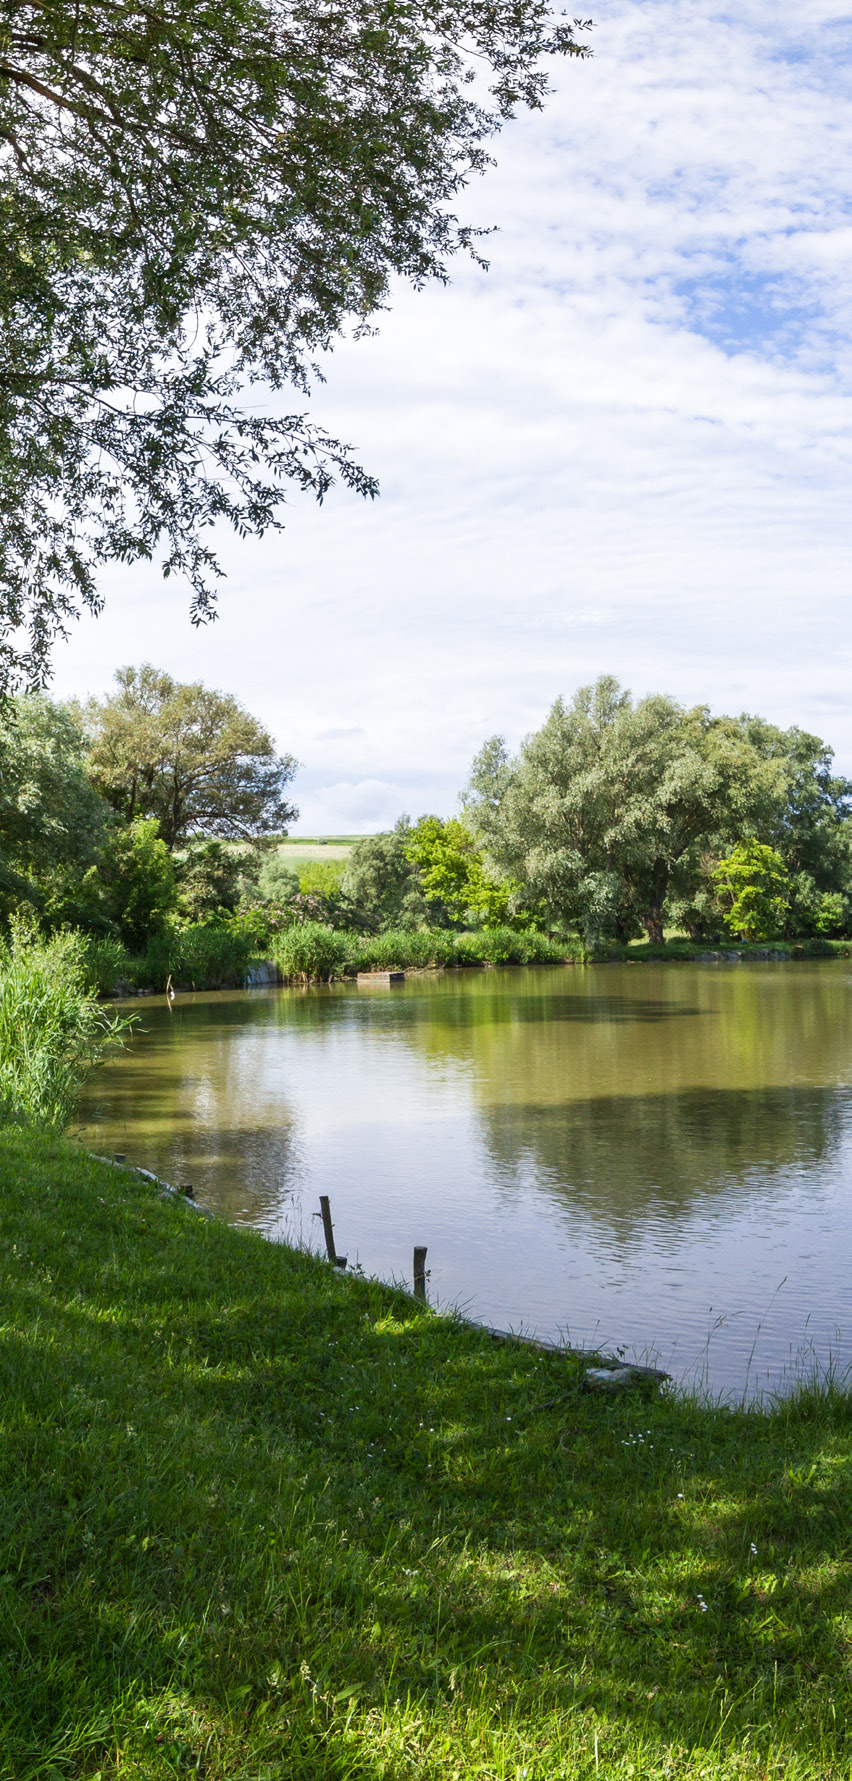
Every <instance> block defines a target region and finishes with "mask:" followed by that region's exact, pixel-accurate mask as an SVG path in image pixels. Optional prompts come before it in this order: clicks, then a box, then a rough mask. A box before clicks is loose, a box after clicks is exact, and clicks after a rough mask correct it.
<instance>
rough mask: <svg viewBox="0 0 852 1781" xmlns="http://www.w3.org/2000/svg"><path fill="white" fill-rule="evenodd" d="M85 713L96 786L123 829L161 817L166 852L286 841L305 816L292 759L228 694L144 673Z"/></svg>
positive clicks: (129, 676)
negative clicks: (290, 827) (293, 788)
mask: <svg viewBox="0 0 852 1781" xmlns="http://www.w3.org/2000/svg"><path fill="white" fill-rule="evenodd" d="M115 678H116V681H117V683H118V690H117V692H115V693H112V694H111V695H110V696H109V697H108V698H106V699H90V700H89V701H88V703H87V704H86V705H85V707H84V708H83V709H82V711H81V712H80V713H79V717H80V721H81V722H82V724H83V726H84V729H85V732H86V735H87V741H88V768H89V773H90V775H91V778H92V781H93V783H94V784H95V785H96V786H97V788H98V790H99V791H100V792H101V793H102V795H103V797H104V798H106V799H107V801H108V802H109V804H110V805H111V806H112V808H113V809H114V810H115V812H116V814H117V815H118V817H119V818H120V819H121V821H122V822H125V823H132V822H133V821H134V820H135V818H136V817H139V816H143V817H155V818H156V820H157V821H158V823H159V825H160V829H159V832H160V835H161V836H162V839H163V841H164V842H165V843H166V846H167V847H169V848H174V847H177V846H179V845H180V844H181V842H183V841H185V840H186V839H187V838H189V837H192V836H220V837H225V838H234V839H236V838H241V839H250V838H254V837H256V836H259V835H268V834H277V833H280V831H281V830H282V829H286V827H287V824H288V823H289V822H291V821H292V820H293V817H294V816H296V815H297V811H296V809H295V807H294V806H293V805H292V804H291V803H290V802H289V799H288V796H287V787H288V785H289V783H290V781H291V780H292V778H293V775H294V773H295V771H296V767H297V762H296V761H294V759H293V757H292V755H278V754H277V753H276V750H275V744H274V742H273V740H272V737H271V736H270V734H269V731H268V730H266V729H264V727H263V725H262V724H260V723H258V721H257V719H256V718H254V717H252V716H251V715H250V713H249V712H247V711H246V710H244V708H243V706H242V705H240V704H239V703H238V702H237V700H236V699H234V698H233V697H232V696H231V695H230V694H229V693H219V692H215V691H213V690H212V689H211V688H209V687H205V686H202V685H201V683H200V681H193V682H191V683H189V684H182V683H181V682H179V681H176V680H173V679H172V678H171V675H169V674H164V673H162V672H161V671H160V670H159V669H157V668H153V667H151V665H150V663H145V664H144V665H143V666H142V667H141V668H121V669H119V671H118V673H117V674H116V677H115Z"/></svg>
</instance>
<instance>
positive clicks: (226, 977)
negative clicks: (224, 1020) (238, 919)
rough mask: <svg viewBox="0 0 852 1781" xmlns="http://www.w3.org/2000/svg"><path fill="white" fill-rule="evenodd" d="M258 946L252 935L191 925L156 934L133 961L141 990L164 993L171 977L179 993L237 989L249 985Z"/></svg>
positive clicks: (132, 968) (214, 926)
mask: <svg viewBox="0 0 852 1781" xmlns="http://www.w3.org/2000/svg"><path fill="white" fill-rule="evenodd" d="M256 953H257V943H256V940H255V939H254V937H253V935H252V934H251V933H235V932H233V930H232V929H231V928H229V927H225V926H224V925H223V924H220V923H217V922H201V921H198V922H189V923H187V925H186V926H185V927H177V926H175V927H173V928H168V929H166V930H164V931H163V932H162V933H159V934H152V935H151V937H150V939H149V941H148V945H147V946H146V948H145V951H144V953H142V954H141V956H140V957H138V958H134V959H131V961H130V974H131V977H132V979H133V981H134V982H135V983H136V984H137V986H138V987H139V988H145V989H154V990H164V989H165V987H166V984H167V982H168V979H169V977H171V979H172V982H173V983H174V984H175V987H176V988H177V989H234V988H235V987H236V986H237V985H239V984H241V983H245V980H246V973H247V971H248V968H249V965H250V964H251V961H252V958H253V957H254V956H255V954H256Z"/></svg>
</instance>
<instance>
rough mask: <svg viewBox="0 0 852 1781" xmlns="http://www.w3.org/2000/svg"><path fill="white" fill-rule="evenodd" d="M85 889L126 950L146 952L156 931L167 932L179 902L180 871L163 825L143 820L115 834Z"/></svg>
mask: <svg viewBox="0 0 852 1781" xmlns="http://www.w3.org/2000/svg"><path fill="white" fill-rule="evenodd" d="M85 884H86V888H87V891H88V893H89V895H90V896H92V897H94V896H97V897H99V898H100V900H101V903H102V906H103V908H104V910H105V912H106V915H107V916H108V918H109V920H110V921H111V922H114V923H115V924H116V926H117V927H118V929H119V932H120V934H121V938H122V940H124V942H125V944H126V945H127V946H129V947H131V948H133V949H134V950H135V949H136V948H137V947H140V946H144V944H145V942H146V939H147V937H148V935H149V934H150V933H151V932H152V930H153V931H158V930H159V929H161V928H162V927H163V925H164V923H165V921H166V920H167V918H168V915H169V913H170V911H171V910H172V909H173V908H174V906H175V901H176V898H177V882H176V879H175V869H174V866H173V864H172V860H171V855H170V853H169V850H168V848H167V846H166V844H165V841H161V840H160V826H159V823H157V822H156V821H155V820H154V819H153V818H152V817H151V818H148V817H137V818H136V820H135V822H132V823H130V825H129V827H128V828H126V829H119V828H115V829H113V830H112V831H111V833H110V835H109V837H108V839H107V842H106V844H105V846H104V848H103V849H102V852H101V856H100V859H99V860H98V863H97V865H96V866H93V867H92V868H91V871H90V872H88V873H87V875H86V880H85Z"/></svg>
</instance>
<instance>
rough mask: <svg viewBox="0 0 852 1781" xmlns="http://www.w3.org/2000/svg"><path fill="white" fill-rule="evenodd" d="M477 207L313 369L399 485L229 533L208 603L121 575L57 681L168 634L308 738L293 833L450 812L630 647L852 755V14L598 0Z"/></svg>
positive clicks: (513, 130) (190, 658) (506, 145)
mask: <svg viewBox="0 0 852 1781" xmlns="http://www.w3.org/2000/svg"><path fill="white" fill-rule="evenodd" d="M595 19H596V28H595V32H594V38H593V42H594V49H595V55H594V59H593V61H591V62H589V63H585V64H576V63H574V64H567V65H562V66H559V67H557V68H556V70H555V82H556V86H557V91H556V92H555V93H554V95H553V96H552V98H551V100H550V102H549V105H548V107H547V109H546V110H545V111H544V112H543V113H541V114H537V115H535V116H532V117H527V118H523V119H521V120H519V121H518V122H516V123H515V124H513V125H511V126H510V127H509V128H508V129H507V130H506V131H505V132H504V134H503V136H502V137H501V138H500V139H499V140H498V143H497V145H496V150H495V152H496V157H497V166H496V167H495V168H493V169H491V171H490V172H489V173H488V175H487V176H486V177H485V179H484V180H481V181H479V182H477V184H476V185H475V186H473V187H472V188H471V189H470V191H469V193H468V194H467V197H466V200H465V215H466V217H467V218H469V219H470V220H473V221H475V222H478V223H481V224H485V225H488V224H496V225H497V226H498V233H496V234H495V235H494V236H493V237H492V239H491V240H490V241H489V243H488V246H487V251H488V254H489V257H490V262H491V264H490V270H489V271H488V272H487V273H482V272H480V271H479V270H477V269H476V268H475V267H473V266H472V265H469V264H466V263H462V262H461V261H458V262H457V263H456V266H455V269H454V281H453V284H452V286H451V287H450V288H449V289H443V290H439V289H435V290H430V291H427V292H425V293H421V294H415V293H412V292H410V291H408V290H405V289H400V290H398V291H396V292H395V293H394V297H393V303H392V306H391V309H390V311H389V313H388V314H387V315H386V316H384V317H383V318H382V324H381V328H380V331H379V334H378V336H377V337H376V338H374V339H371V340H366V341H361V342H358V343H343V344H342V345H340V346H339V347H338V349H337V350H336V352H335V354H334V355H333V357H332V359H331V360H330V362H329V365H328V368H327V369H328V381H327V383H326V385H325V386H324V388H321V389H320V390H319V391H318V392H317V393H316V396H315V399H314V402H313V409H314V412H315V414H316V417H317V419H318V420H320V421H321V422H322V423H323V424H324V425H325V426H327V427H328V428H329V429H330V430H332V431H337V432H338V433H339V434H340V436H342V437H343V438H345V439H347V440H349V441H351V442H352V443H353V445H354V446H355V447H356V448H357V451H358V454H359V456H360V458H361V461H362V462H364V463H365V464H366V465H368V467H369V468H370V469H371V470H372V471H373V472H375V473H376V474H377V475H378V476H379V479H380V482H381V486H382V498H381V500H380V502H378V503H377V504H375V505H372V506H370V507H363V506H362V505H361V504H360V503H358V502H357V501H356V500H355V499H354V498H353V497H351V496H348V495H345V494H339V495H337V494H336V495H335V496H333V497H332V499H331V500H330V501H329V502H328V503H327V505H326V507H325V508H324V509H322V510H319V511H318V510H317V509H316V508H315V507H313V506H312V505H310V504H308V503H305V502H303V501H301V500H300V499H299V498H298V497H296V498H294V504H293V506H292V508H291V517H290V523H289V525H288V529H287V530H286V531H285V532H284V533H283V534H279V535H278V536H277V537H272V538H267V539H265V540H263V541H259V542H257V541H256V542H252V543H250V544H248V545H246V544H239V545H238V544H236V543H235V542H234V541H232V540H230V539H227V538H223V540H222V559H223V562H224V565H225V567H226V569H227V572H228V582H227V584H226V585H225V586H224V587H223V589H222V594H221V604H220V613H221V616H220V619H219V622H218V624H216V625H215V626H212V627H210V628H209V629H208V630H206V631H203V632H200V633H199V632H194V631H193V630H192V629H191V627H190V625H189V623H188V620H187V616H186V613H187V605H188V600H187V598H186V597H185V595H184V592H183V591H182V590H181V589H180V588H179V587H178V586H176V584H175V583H173V582H168V583H165V584H164V583H162V582H161V580H160V578H159V576H158V574H157V572H156V570H154V569H147V570H138V571H134V572H133V573H128V572H127V571H124V570H122V571H120V572H119V571H114V572H112V573H111V575H110V576H109V578H108V581H107V596H108V603H107V610H106V613H105V614H104V616H103V617H102V618H101V619H99V620H97V621H92V620H89V619H86V620H84V621H82V622H81V624H80V625H79V626H78V627H77V628H76V629H75V632H74V634H73V636H72V638H71V641H70V642H69V643H68V644H67V645H64V646H60V647H59V648H58V649H57V652H56V679H55V690H56V693H57V694H58V695H59V696H62V695H64V694H68V693H71V692H74V693H82V692H86V691H101V690H104V689H105V688H106V687H107V686H108V684H109V681H110V678H111V674H112V672H113V670H114V668H115V667H117V666H118V665H119V664H120V663H123V662H128V661H141V660H143V659H149V660H152V661H154V662H155V663H156V664H157V665H159V666H162V667H165V668H168V669H169V670H170V671H171V672H172V673H174V674H176V675H177V676H178V677H179V678H185V679H189V678H201V679H203V680H205V681H207V682H208V683H209V684H212V685H218V686H221V687H223V688H225V689H227V690H229V691H233V692H235V693H236V694H237V695H238V696H239V697H240V698H241V699H242V700H243V701H244V702H245V703H246V704H247V705H248V706H249V708H250V709H251V710H252V711H254V712H256V713H257V715H259V716H261V717H263V718H264V719H265V721H266V722H267V723H268V724H269V725H270V727H271V729H272V730H273V732H274V734H275V736H276V738H277V739H278V741H279V743H280V745H281V747H282V748H284V749H289V750H291V751H292V752H294V753H295V754H296V755H298V757H299V758H300V760H301V761H303V762H304V763H305V766H304V770H303V771H302V772H301V773H300V775H299V779H298V782H297V795H298V799H299V802H300V804H301V809H302V820H301V822H300V824H299V827H300V828H301V829H302V830H303V831H304V832H306V833H309V832H330V833H333V832H343V831H348V830H353V831H359V830H370V829H375V828H377V827H381V826H384V825H386V824H389V823H391V822H392V821H393V820H394V819H395V817H396V816H397V815H398V814H399V813H400V812H401V811H402V810H408V811H409V812H410V813H411V814H412V815H414V816H416V815H418V814H419V813H420V812H422V811H425V810H437V811H439V812H441V813H443V814H449V813H450V812H451V811H452V810H453V809H454V807H455V802H456V797H457V793H458V791H459V789H460V787H461V785H462V784H463V783H464V780H465V777H466V774H467V770H468V767H469V763H470V760H471V758H472V756H473V754H474V752H475V750H476V749H477V748H478V747H479V745H480V743H481V741H482V740H483V738H484V737H485V736H487V735H491V734H493V733H494V732H495V731H501V732H503V733H504V734H505V735H506V736H507V737H508V739H509V740H510V741H511V742H512V743H513V744H514V743H516V742H517V741H518V740H519V739H520V737H521V736H522V735H523V734H524V733H525V732H526V731H528V730H529V729H531V728H533V727H535V726H536V725H538V724H539V723H540V722H541V721H542V719H543V717H544V715H545V713H546V711H547V709H548V707H549V706H550V704H551V703H552V700H553V699H554V698H555V697H556V695H557V694H558V693H564V694H568V695H570V693H571V692H572V691H573V690H574V689H575V688H576V687H577V686H578V685H581V684H583V683H584V682H586V681H588V680H591V679H593V678H594V677H595V676H596V675H597V674H599V673H615V674H617V675H618V676H619V678H620V679H621V680H622V681H623V682H624V684H625V685H628V686H630V687H632V688H633V690H634V691H635V692H636V693H643V692H646V691H651V690H654V691H666V692H670V693H672V694H674V695H675V696H676V697H678V698H680V699H682V700H684V701H686V702H693V701H699V700H700V701H702V702H707V703H709V704H710V705H711V706H712V707H713V708H714V709H715V710H728V711H740V710H743V709H748V710H757V711H761V712H763V713H764V714H765V715H767V716H769V717H771V718H772V719H774V720H775V721H777V722H780V723H783V724H791V723H799V724H802V725H804V726H806V727H810V728H813V729H815V730H817V731H818V733H820V734H822V735H824V736H825V737H827V738H828V740H829V741H830V742H831V743H832V744H833V745H834V747H835V749H836V751H837V759H838V763H839V764H840V765H842V766H843V767H844V768H845V769H846V770H847V771H849V772H852V707H851V706H850V697H849V665H850V664H849V657H850V643H849V634H850V626H849V617H848V615H849V583H850V543H852V537H850V533H851V532H852V517H850V516H852V108H850V104H849V100H850V86H851V85H852V53H850V52H852V15H850V14H843V13H840V12H838V11H836V10H835V9H833V8H832V7H830V6H828V5H822V4H819V3H818V0H803V4H801V5H798V6H796V7H790V8H789V9H787V13H786V16H780V9H779V8H778V7H777V6H776V5H769V4H764V3H763V0H744V4H743V6H742V7H741V8H740V9H739V10H738V11H737V13H736V15H733V14H730V13H727V12H724V11H721V10H714V9H713V8H712V5H708V4H707V3H705V4H702V5H701V6H698V5H695V4H692V3H691V0H678V3H676V4H675V3H673V0H643V4H641V5H622V4H617V3H615V0H605V3H604V4H601V5H600V6H599V7H598V8H597V9H596V12H595Z"/></svg>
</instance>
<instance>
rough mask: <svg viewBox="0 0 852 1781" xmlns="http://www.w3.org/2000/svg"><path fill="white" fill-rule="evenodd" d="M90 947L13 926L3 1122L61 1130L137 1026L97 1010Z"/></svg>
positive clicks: (2, 1024) (0, 1077) (3, 998)
mask: <svg viewBox="0 0 852 1781" xmlns="http://www.w3.org/2000/svg"><path fill="white" fill-rule="evenodd" d="M89 970H90V967H89V963H88V959H87V946H86V942H85V940H84V938H83V936H82V935H80V934H75V933H71V932H68V931H66V932H63V933H58V934H54V935H53V936H52V937H51V938H50V939H45V938H44V937H43V936H42V935H41V934H39V933H38V931H37V930H36V929H34V928H31V927H28V926H27V925H25V924H24V923H23V922H20V921H18V922H16V923H15V922H13V924H12V929H11V935H10V939H9V942H8V944H7V945H6V946H4V947H3V948H2V950H0V1121H2V1123H3V1124H6V1125H11V1124H14V1125H30V1126H36V1127H39V1128H41V1129H47V1130H57V1131H60V1130H62V1128H63V1127H64V1126H66V1125H67V1124H68V1122H69V1120H70V1119H71V1117H72V1115H73V1113H74V1109H75V1107H76V1104H77V1098H78V1095H79V1093H80V1090H81V1088H82V1086H83V1084H84V1082H85V1081H86V1078H87V1077H88V1076H90V1075H91V1072H92V1071H93V1070H94V1069H96V1067H97V1065H98V1064H99V1063H101V1062H102V1060H103V1059H104V1058H105V1057H107V1056H108V1055H109V1053H110V1052H111V1051H113V1050H114V1049H115V1048H116V1047H117V1046H120V1045H121V1044H122V1041H123V1036H124V1034H125V1033H126V1031H127V1029H128V1027H129V1026H130V1025H131V1022H130V1021H128V1020H121V1021H119V1020H116V1019H115V1018H114V1017H112V1016H110V1015H108V1014H107V1013H106V1011H105V1010H104V1009H103V1008H101V1007H99V1006H98V1002H97V1000H96V994H95V991H94V989H93V988H92V986H91V981H90V975H89Z"/></svg>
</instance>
